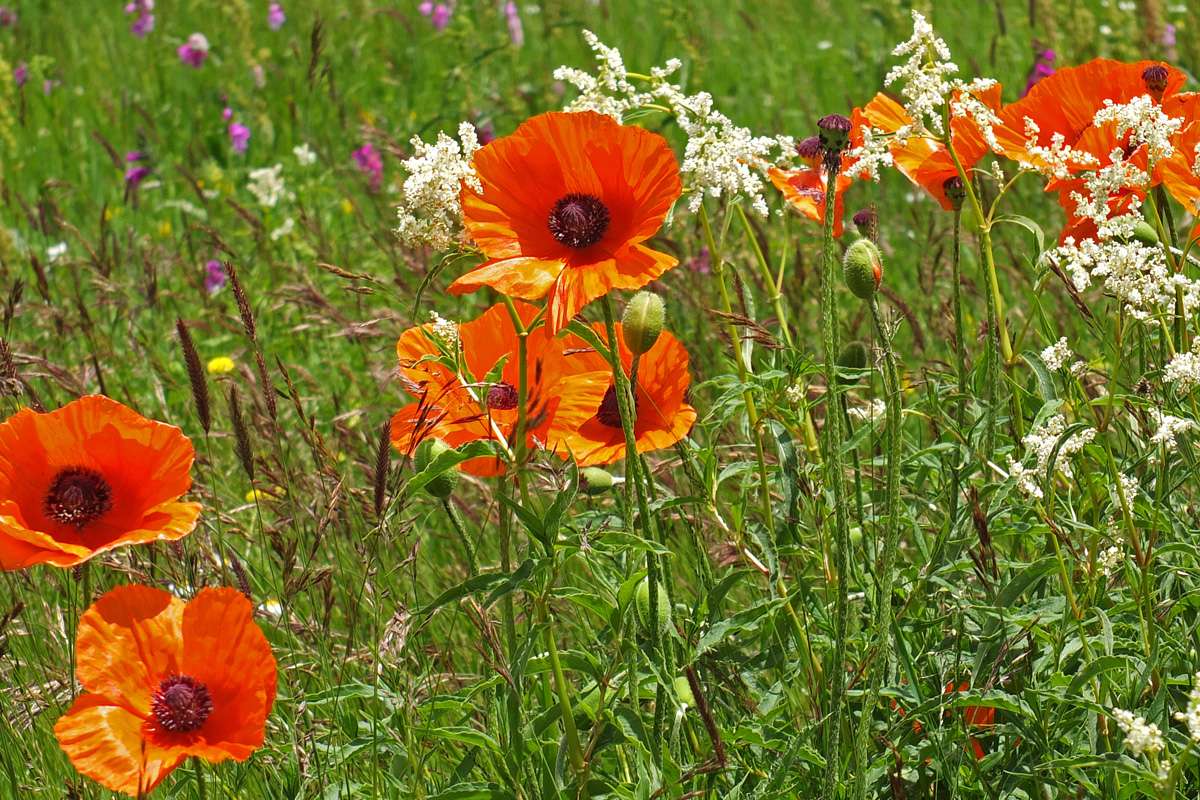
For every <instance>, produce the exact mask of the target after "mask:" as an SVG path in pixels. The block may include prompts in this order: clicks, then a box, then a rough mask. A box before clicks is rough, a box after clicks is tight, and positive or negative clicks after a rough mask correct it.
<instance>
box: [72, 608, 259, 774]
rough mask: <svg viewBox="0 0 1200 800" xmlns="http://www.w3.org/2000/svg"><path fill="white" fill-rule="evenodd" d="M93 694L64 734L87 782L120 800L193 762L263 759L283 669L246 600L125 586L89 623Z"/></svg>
mask: <svg viewBox="0 0 1200 800" xmlns="http://www.w3.org/2000/svg"><path fill="white" fill-rule="evenodd" d="M75 653H76V656H75V658H76V670H75V672H76V677H77V678H78V680H79V683H80V685H81V686H83V688H84V690H85V692H84V693H83V694H81V695H80V696H79V697H78V698H76V700H75V703H74V704H73V705H72V706H71V708H70V710H68V711H67V713H66V714H64V715H63V716H62V717H61V718H60V719H59V720H58V722H57V723H56V724H55V726H54V735H55V736H56V737H57V738H58V743H59V746H61V747H62V749H63V751H64V752H66V754H67V757H68V758H70V759H71V763H72V764H73V765H74V766H75V769H77V770H79V772H80V773H82V774H83V775H86V776H87V777H89V778H91V779H92V780H94V781H96V782H98V783H100V784H101V785H103V786H105V787H106V788H108V789H111V790H112V791H114V792H123V793H124V794H127V795H131V796H137V795H140V794H144V793H146V792H149V791H150V790H151V789H153V788H154V787H155V786H157V785H158V784H159V783H160V782H161V781H162V780H163V778H165V777H167V775H169V774H170V773H171V771H172V770H173V769H175V768H176V767H178V766H179V765H180V764H181V763H183V760H184V759H186V758H187V757H188V756H197V757H198V758H202V759H204V760H206V761H210V762H213V763H217V762H221V761H224V760H226V759H229V758H232V759H234V760H235V761H245V760H246V759H247V758H249V757H250V754H251V753H253V752H254V751H255V750H257V749H258V748H260V747H262V743H263V736H264V732H265V728H266V721H267V716H268V715H269V714H270V713H271V705H272V704H273V703H274V702H275V658H274V656H273V655H272V654H271V646H270V645H269V644H268V643H267V638H266V637H265V636H264V635H263V632H262V631H261V630H259V628H258V626H257V625H255V623H254V609H253V607H252V606H251V604H250V601H249V600H247V599H246V598H245V596H244V595H242V594H241V593H240V592H238V591H237V590H236V589H204V590H203V591H201V592H200V593H199V594H198V595H196V597H195V598H194V599H193V600H191V601H190V602H188V603H186V604H185V603H184V602H183V601H182V600H180V599H179V598H177V597H174V596H172V595H171V594H170V593H168V592H164V591H162V590H160V589H152V588H150V587H148V586H122V587H120V588H117V589H113V590H112V591H110V592H108V593H107V594H105V595H104V596H102V597H101V598H100V599H99V600H97V601H96V603H95V604H94V605H93V606H92V607H91V608H89V609H88V610H87V611H85V612H84V614H83V616H82V617H81V618H80V620H79V632H78V636H77V638H76V641H75Z"/></svg>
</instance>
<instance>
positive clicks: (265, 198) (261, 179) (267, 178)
mask: <svg viewBox="0 0 1200 800" xmlns="http://www.w3.org/2000/svg"><path fill="white" fill-rule="evenodd" d="M249 177H250V182H249V183H247V184H246V188H247V189H249V190H250V194H252V195H254V199H255V200H257V201H258V204H259V205H260V206H262V207H263V208H274V207H275V206H276V205H278V204H279V201H280V200H291V199H292V193H291V192H289V191H288V190H287V186H285V185H284V183H283V165H282V164H276V165H275V166H273V167H263V168H261V169H255V170H251V171H250V176H249Z"/></svg>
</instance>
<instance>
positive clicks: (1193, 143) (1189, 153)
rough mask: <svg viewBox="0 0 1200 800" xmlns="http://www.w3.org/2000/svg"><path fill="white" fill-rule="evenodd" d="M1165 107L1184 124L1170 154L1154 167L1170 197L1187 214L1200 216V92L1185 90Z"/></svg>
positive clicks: (1164, 107) (1167, 111) (1166, 102)
mask: <svg viewBox="0 0 1200 800" xmlns="http://www.w3.org/2000/svg"><path fill="white" fill-rule="evenodd" d="M1163 110H1164V111H1165V112H1166V113H1167V114H1168V115H1169V116H1172V117H1179V118H1181V119H1182V120H1183V127H1182V129H1181V130H1180V131H1179V136H1178V138H1177V139H1176V141H1175V143H1174V144H1175V149H1174V152H1172V153H1171V155H1170V156H1169V157H1167V158H1165V159H1163V160H1162V161H1160V162H1159V163H1158V164H1157V165H1156V168H1155V172H1156V174H1157V177H1159V178H1160V180H1161V181H1162V185H1163V186H1164V187H1165V188H1166V190H1167V191H1168V192H1170V193H1171V196H1172V197H1174V198H1175V199H1176V200H1178V201H1179V202H1180V203H1181V204H1182V205H1183V207H1184V208H1186V209H1187V210H1188V213H1190V214H1192V215H1200V175H1197V173H1196V167H1197V164H1198V163H1200V153H1197V150H1196V148H1197V147H1200V92H1186V93H1180V94H1177V95H1174V96H1173V97H1170V98H1168V99H1167V100H1165V101H1163Z"/></svg>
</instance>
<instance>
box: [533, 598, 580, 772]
mask: <svg viewBox="0 0 1200 800" xmlns="http://www.w3.org/2000/svg"><path fill="white" fill-rule="evenodd" d="M539 606H540V610H541V615H542V621H543V622H544V623H545V624H546V649H547V650H548V651H549V652H550V669H551V670H552V671H553V673H554V687H555V689H556V690H557V693H558V709H559V714H560V715H561V716H562V722H563V731H564V732H565V733H566V736H567V754H568V755H569V756H570V759H571V767H572V768H573V769H574V770H575V772H576V773H581V772H582V771H583V748H582V747H581V746H580V744H579V731H578V730H577V729H576V728H575V712H574V711H572V710H571V694H570V692H569V691H568V689H567V678H566V676H565V675H564V674H563V668H562V663H561V662H560V660H559V658H558V643H557V642H556V641H555V640H554V626H553V625H552V624H551V623H550V615H549V614H547V613H546V606H545V603H544V602H542V603H539Z"/></svg>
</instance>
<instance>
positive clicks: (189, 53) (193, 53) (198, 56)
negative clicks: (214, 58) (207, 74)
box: [175, 33, 208, 69]
mask: <svg viewBox="0 0 1200 800" xmlns="http://www.w3.org/2000/svg"><path fill="white" fill-rule="evenodd" d="M175 52H176V53H178V54H179V60H180V61H182V62H183V63H184V64H187V65H188V66H189V67H192V68H194V69H200V67H202V66H204V59H206V58H208V39H207V38H206V37H205V36H204V34H203V33H193V34H192V35H191V36H189V37H188V38H187V41H186V42H184V43H183V44H181V45H179V49H178V50H176V51H175Z"/></svg>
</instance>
